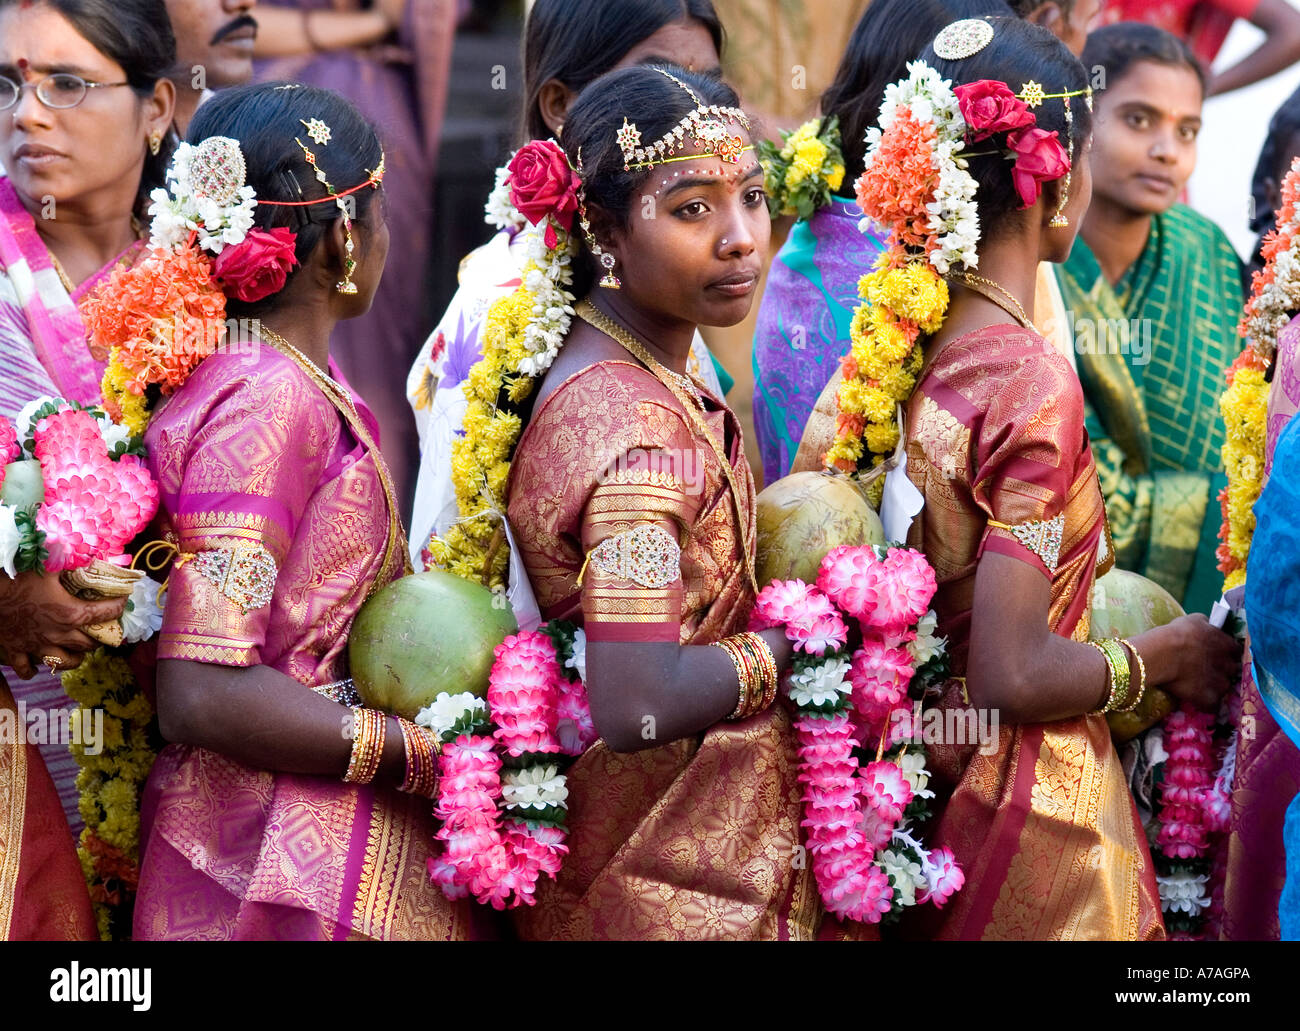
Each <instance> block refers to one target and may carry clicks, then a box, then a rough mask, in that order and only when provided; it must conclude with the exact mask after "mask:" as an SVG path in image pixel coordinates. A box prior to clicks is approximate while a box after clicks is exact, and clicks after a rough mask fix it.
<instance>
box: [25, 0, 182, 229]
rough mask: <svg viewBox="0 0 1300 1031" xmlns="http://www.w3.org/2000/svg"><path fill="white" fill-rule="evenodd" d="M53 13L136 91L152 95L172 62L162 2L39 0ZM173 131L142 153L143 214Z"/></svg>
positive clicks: (162, 174) (161, 175)
mask: <svg viewBox="0 0 1300 1031" xmlns="http://www.w3.org/2000/svg"><path fill="white" fill-rule="evenodd" d="M19 2H20V0H0V10H4V9H5V8H6V7H16V6H18V4H19ZM38 2H39V3H40V4H43V5H44V6H46V7H49V8H51V9H52V10H55V11H57V12H58V13H59V14H61V15H63V17H64V18H66V19H67V20H68V22H69V23H70V24H71V25H72V27H73V28H74V29H76V30H77V32H78V33H79V34H80V35H82V36H83V37H85V39H86V40H87V41H88V42H89V43H90V45H91V46H93V47H94V48H95V49H96V50H98V51H99V52H100V53H101V54H103V55H104V56H105V57H107V58H109V59H110V60H112V61H115V62H116V63H117V64H119V65H121V66H122V71H123V72H124V73H125V74H126V81H127V82H128V83H130V85H131V89H132V90H133V91H134V92H135V94H136V95H137V96H138V97H140V98H142V99H146V98H149V97H152V96H153V92H154V87H155V86H156V85H157V84H158V80H159V79H165V78H167V75H168V73H169V72H170V71H171V70H172V67H173V65H175V63H176V37H175V36H174V35H173V34H172V23H171V19H169V18H168V17H167V5H166V4H165V3H164V2H163V0H38ZM171 152H172V142H171V133H165V134H164V136H163V141H162V148H161V149H160V150H159V152H158V153H157V154H156V155H155V154H148V153H146V154H145V158H144V171H143V173H142V174H141V176H140V189H139V191H138V192H137V194H136V213H137V214H141V215H142V214H143V213H144V209H145V206H146V201H147V200H148V197H149V192H150V191H151V190H153V189H154V188H155V187H157V186H162V185H163V183H164V181H165V179H166V175H167V165H168V163H169V162H170V161H171Z"/></svg>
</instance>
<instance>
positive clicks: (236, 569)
mask: <svg viewBox="0 0 1300 1031" xmlns="http://www.w3.org/2000/svg"><path fill="white" fill-rule="evenodd" d="M194 568H195V569H197V570H198V571H199V573H201V574H202V575H203V576H204V578H206V579H208V580H210V581H211V582H212V583H214V584H216V585H217V590H219V591H220V592H221V593H222V594H224V595H225V596H226V597H227V598H229V599H230V600H231V601H233V602H234V603H235V604H236V605H238V606H239V607H240V609H241V610H243V611H244V612H245V613H248V612H252V611H253V610H254V609H260V608H262V607H263V606H266V605H269V604H271V598H272V596H273V595H274V594H275V580H276V577H277V575H278V574H279V570H278V569H277V568H276V565H275V559H274V558H273V557H272V556H271V553H270V552H269V551H267V550H266V549H265V548H264V547H262V546H261V545H260V544H250V545H244V546H241V547H236V548H214V549H212V550H211V551H201V552H199V554H198V555H197V556H195V558H194Z"/></svg>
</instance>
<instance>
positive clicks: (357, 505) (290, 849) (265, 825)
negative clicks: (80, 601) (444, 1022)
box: [135, 344, 470, 940]
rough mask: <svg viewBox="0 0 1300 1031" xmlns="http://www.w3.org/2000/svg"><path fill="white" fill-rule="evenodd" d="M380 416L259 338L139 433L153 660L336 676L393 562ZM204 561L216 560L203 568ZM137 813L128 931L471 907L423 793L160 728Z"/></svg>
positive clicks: (409, 915) (401, 930) (400, 923)
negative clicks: (156, 556) (377, 432)
mask: <svg viewBox="0 0 1300 1031" xmlns="http://www.w3.org/2000/svg"><path fill="white" fill-rule="evenodd" d="M331 368H332V367H331ZM332 371H334V370H332ZM334 374H335V375H337V371H334ZM341 413H342V415H343V417H342V418H341V417H340V414H341ZM373 434H374V427H373V417H372V416H371V415H370V413H369V411H368V410H366V409H364V408H362V407H361V406H360V404H359V403H358V405H357V412H356V414H353V413H352V412H350V411H347V412H344V411H343V410H342V409H341V408H336V407H335V406H334V404H333V403H332V402H331V401H330V400H329V399H328V398H327V397H326V396H325V395H324V393H323V392H322V391H321V389H320V388H319V387H317V385H316V384H315V383H314V382H313V381H312V379H310V378H309V376H308V375H307V373H306V372H305V371H304V370H303V369H302V368H300V367H299V366H298V365H297V364H295V363H294V362H293V361H292V360H291V359H290V358H288V357H287V356H285V355H283V354H281V353H280V352H278V351H276V350H274V349H272V348H271V347H269V346H267V345H265V344H262V345H260V346H259V348H258V350H257V352H256V353H255V354H252V355H238V354H232V353H223V354H217V355H214V356H212V357H210V358H208V359H206V360H205V361H204V362H203V364H202V365H201V366H200V367H199V368H198V370H197V371H196V372H195V373H194V375H193V376H192V377H191V378H190V380H189V381H188V382H187V383H186V384H185V386H184V387H182V388H181V389H180V390H179V391H178V392H177V393H176V394H175V395H174V396H173V397H172V398H171V399H169V400H168V401H167V402H166V403H165V404H164V405H163V406H162V408H161V409H160V410H159V411H158V412H157V413H156V414H155V416H154V418H153V421H152V422H151V424H150V426H149V430H148V433H147V436H146V443H147V446H148V449H149V463H150V467H151V470H152V472H153V473H154V475H155V476H156V477H157V479H158V481H159V485H160V494H161V515H160V524H161V526H160V529H161V531H162V533H163V535H164V538H165V539H167V540H170V541H172V542H173V543H175V544H176V545H177V547H178V548H179V551H180V558H178V559H177V561H176V562H175V563H173V568H172V572H171V577H170V581H169V584H168V589H167V600H166V605H165V609H164V622H163V628H162V632H161V634H160V636H159V646H158V657H159V658H160V659H188V660H192V661H200V662H211V663H217V664H220V665H227V666H253V665H266V666H270V667H271V668H273V669H276V670H279V671H280V672H281V673H284V674H286V675H287V676H289V677H292V678H293V679H294V680H297V681H298V682H299V683H301V684H302V685H303V687H302V690H303V691H304V692H306V691H307V690H308V689H309V688H310V687H312V686H313V685H319V684H323V683H326V682H329V681H333V680H336V679H339V678H340V677H342V676H345V675H346V654H345V649H346V645H347V635H348V630H349V628H350V626H351V623H352V619H353V617H354V616H355V615H356V613H357V611H358V610H359V608H360V607H361V605H362V603H363V602H364V601H365V599H366V597H367V596H368V595H369V593H370V592H371V591H372V589H373V588H374V587H376V586H382V585H384V584H387V583H389V582H390V581H392V580H393V579H395V578H397V577H398V576H400V575H402V573H403V571H404V570H405V568H406V563H405V548H406V542H405V537H404V535H403V534H402V532H401V528H400V525H399V524H398V523H397V521H396V516H395V514H394V512H393V510H392V507H391V502H390V501H389V500H388V498H389V497H391V487H390V486H389V483H388V475H387V470H386V468H385V466H384V464H383V459H382V458H381V457H380V456H379V453H378V451H377V449H376V448H375V447H374V445H373ZM191 555H199V556H202V557H201V558H195V559H193V560H187V556H191ZM213 560H217V561H218V563H219V562H221V561H228V562H229V565H228V566H225V567H222V568H221V572H219V573H216V574H214V573H213V569H214V565H213ZM290 690H292V688H290ZM346 712H347V710H346V709H344V708H343V707H342V706H340V708H339V716H340V723H341V722H342V719H343V718H344V716H345V715H346ZM142 824H143V826H142V832H143V833H142V841H143V842H144V847H143V853H142V862H141V872H140V891H139V895H138V898H137V901H136V909H135V937H136V938H141V939H209V940H211V939H218V940H226V939H250V938H251V939H294V940H303V939H343V938H379V939H395V938H419V939H457V938H464V937H467V936H468V934H469V927H468V924H469V919H470V915H469V908H468V905H467V904H466V903H464V902H460V903H454V902H448V901H447V900H446V899H444V898H443V897H442V895H441V894H440V893H439V892H438V890H437V889H436V888H435V887H434V886H433V885H432V884H431V883H430V882H429V878H428V874H427V872H426V860H427V858H428V856H429V854H430V849H431V846H432V843H433V830H434V828H433V823H432V806H431V804H430V803H429V802H428V800H425V799H420V798H413V797H411V796H408V795H403V794H400V793H399V792H397V791H396V790H393V789H388V788H377V787H356V786H352V785H346V784H343V783H341V782H340V781H339V780H337V779H334V778H329V777H315V776H301V775H291V774H273V773H269V772H266V771H263V770H256V769H251V768H249V767H247V766H244V765H243V764H241V763H239V762H237V761H235V760H233V759H230V758H228V757H226V756H222V755H219V754H216V753H214V752H211V751H207V750H204V749H201V748H195V747H189V746H184V745H171V746H169V747H167V748H166V749H164V750H163V752H162V754H161V755H160V756H159V758H158V762H157V764H156V765H155V766H154V769H153V772H152V773H151V775H150V778H149V782H148V785H147V787H146V791H145V797H144V804H143V811H142Z"/></svg>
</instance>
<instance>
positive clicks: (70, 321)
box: [0, 175, 143, 834]
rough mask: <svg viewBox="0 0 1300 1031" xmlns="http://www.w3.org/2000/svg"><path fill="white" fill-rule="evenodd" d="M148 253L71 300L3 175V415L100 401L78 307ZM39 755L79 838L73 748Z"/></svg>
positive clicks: (55, 703)
mask: <svg viewBox="0 0 1300 1031" xmlns="http://www.w3.org/2000/svg"><path fill="white" fill-rule="evenodd" d="M142 251H143V247H142V246H141V245H140V244H133V245H132V246H131V247H130V248H128V249H127V250H126V251H124V252H123V253H122V254H121V255H119V256H118V257H117V258H115V259H114V260H113V261H112V262H110V263H109V264H108V265H106V266H104V268H102V269H100V270H99V272H97V273H96V274H95V275H93V276H92V277H91V278H90V279H88V280H86V281H85V282H84V283H82V284H81V285H80V286H78V287H77V288H76V289H75V290H73V291H72V293H71V294H69V293H68V291H67V289H66V288H65V287H64V285H63V283H62V281H61V280H60V278H59V273H58V271H57V270H56V268H55V265H54V259H53V258H52V257H51V256H50V252H49V250H47V249H46V246H45V243H44V241H43V240H42V239H41V237H40V234H39V233H38V232H37V230H36V221H35V219H33V218H32V216H31V215H30V214H29V213H28V211H27V209H26V208H24V207H23V204H22V201H21V200H20V199H19V197H18V194H17V193H16V192H15V190H14V188H13V184H12V183H10V181H9V180H8V179H7V178H5V177H4V176H2V175H0V415H4V416H6V417H7V418H9V419H13V418H15V417H16V416H17V415H18V413H19V411H21V410H22V408H23V406H24V405H25V404H27V402H28V401H31V400H33V399H35V398H38V397H42V396H46V395H57V396H60V397H65V398H67V399H68V400H71V401H78V402H81V403H82V404H89V403H92V402H94V401H97V400H98V399H99V380H100V376H102V375H103V371H104V363H103V362H102V361H100V360H97V359H96V358H95V357H94V356H93V355H92V354H91V353H90V350H89V348H88V347H87V344H86V330H85V327H84V326H83V324H82V321H81V314H80V312H78V310H77V304H78V303H79V302H80V301H81V299H82V298H83V297H85V296H87V295H88V294H89V293H91V292H92V291H93V290H95V288H96V287H98V286H99V285H100V284H101V283H102V282H103V281H104V280H105V279H107V278H108V276H109V274H110V273H111V272H112V271H113V269H114V267H116V265H117V264H118V263H119V262H123V261H132V260H134V259H135V258H136V257H137V256H138V254H140V253H141V252H142ZM4 674H5V679H6V681H7V682H8V684H9V687H10V689H11V690H12V691H13V694H14V697H15V698H16V699H18V700H20V701H23V702H25V703H26V705H27V708H28V710H33V709H41V710H45V709H61V708H67V707H71V705H72V702H71V701H70V700H69V699H68V697H67V695H66V694H64V692H63V687H62V685H60V683H59V680H58V678H57V677H55V676H52V675H50V674H48V673H42V674H40V675H38V676H37V677H36V678H35V679H33V680H28V681H21V680H19V679H18V678H17V677H15V676H14V675H13V673H12V672H11V671H10V670H9V669H7V668H6V669H5V670H4ZM38 747H39V748H40V750H41V755H42V757H43V758H44V760H45V765H46V766H47V767H48V768H49V771H50V776H51V777H52V778H53V780H54V785H55V787H56V788H57V789H58V792H59V798H60V800H61V801H62V803H63V809H64V812H65V813H67V816H68V822H69V824H70V825H71V827H72V831H73V833H74V834H78V833H80V830H81V826H82V821H81V816H80V814H79V813H78V812H77V791H76V786H75V784H74V781H75V780H76V777H77V764H76V762H75V761H74V760H73V758H72V755H71V754H70V753H69V751H68V748H67V746H66V745H61V744H45V745H40V746H38Z"/></svg>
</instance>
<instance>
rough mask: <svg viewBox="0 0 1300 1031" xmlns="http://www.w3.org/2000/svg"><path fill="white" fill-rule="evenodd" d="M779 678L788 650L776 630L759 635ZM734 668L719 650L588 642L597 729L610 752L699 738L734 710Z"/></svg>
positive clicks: (589, 685) (590, 690)
mask: <svg viewBox="0 0 1300 1031" xmlns="http://www.w3.org/2000/svg"><path fill="white" fill-rule="evenodd" d="M759 636H760V637H761V638H763V640H764V641H765V642H767V646H768V647H769V648H771V649H772V656H773V658H775V659H776V666H777V669H778V670H779V671H781V672H782V673H784V671H785V670H786V668H787V667H788V666H789V664H790V659H791V655H792V649H791V646H790V642H789V641H787V640H786V637H785V633H784V631H782V630H764V631H763V632H762V633H761V634H759ZM739 693H740V685H739V682H738V680H737V676H736V667H735V666H734V665H732V662H731V659H730V658H729V657H728V656H727V654H726V652H724V651H723V650H722V649H721V648H714V647H712V646H711V645H703V646H701V645H686V646H682V645H677V644H672V643H668V642H648V643H631V642H624V641H598V642H590V643H588V645H587V697H588V700H589V701H590V703H591V715H592V719H593V720H594V721H595V724H596V730H597V731H598V732H599V734H600V736H601V737H602V738H604V739H605V743H606V744H607V745H609V747H610V748H612V749H613V750H614V751H616V752H636V751H639V750H641V749H643V748H655V747H657V746H659V745H665V744H668V743H669V742H670V741H676V740H678V739H679V738H683V737H691V736H693V735H695V734H699V733H701V732H703V731H705V730H707V729H708V728H709V727H711V726H713V725H714V724H715V723H719V722H721V721H722V720H723V719H725V718H726V717H727V716H728V715H730V714H731V713H732V712H733V711H734V710H735V708H736V702H737V699H738V698H739Z"/></svg>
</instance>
